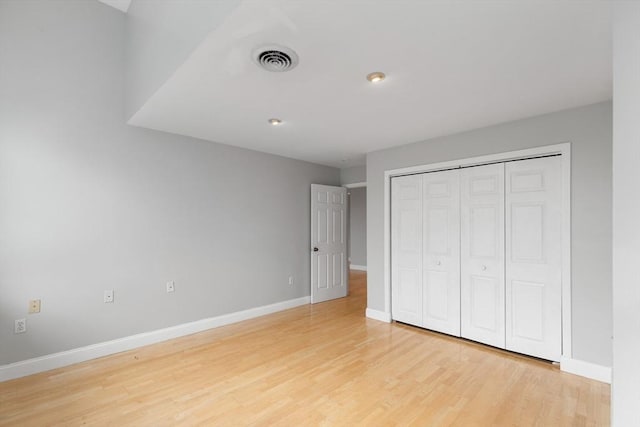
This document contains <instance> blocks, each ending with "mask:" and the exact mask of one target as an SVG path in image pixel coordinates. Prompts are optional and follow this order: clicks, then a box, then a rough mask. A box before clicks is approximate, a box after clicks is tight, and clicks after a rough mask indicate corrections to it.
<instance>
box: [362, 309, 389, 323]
mask: <svg viewBox="0 0 640 427" xmlns="http://www.w3.org/2000/svg"><path fill="white" fill-rule="evenodd" d="M365 316H367V317H368V318H369V319H374V320H379V321H381V322H386V323H391V313H387V312H386V311H380V310H374V309H373V308H367V310H366V312H365Z"/></svg>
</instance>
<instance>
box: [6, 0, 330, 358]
mask: <svg viewBox="0 0 640 427" xmlns="http://www.w3.org/2000/svg"><path fill="white" fill-rule="evenodd" d="M124 25H125V15H124V14H122V13H120V12H118V11H117V10H115V9H112V8H110V7H108V6H105V5H103V4H101V3H99V2H97V1H56V2H52V1H41V2H22V1H2V2H1V3H0V52H1V54H2V66H1V67H0V73H1V74H0V236H1V238H0V364H6V363H9V362H14V361H18V360H23V359H27V358H31V357H35V356H41V355H44V354H48V353H52V352H58V351H62V350H67V349H71V348H75V347H79V346H84V345H88V344H93V343H97V342H102V341H106V340H111V339H115V338H118V337H123V336H128V335H132V334H136V333H140V332H144V331H150V330H154V329H159V328H164V327H168V326H171V325H176V324H180V323H184V322H189V321H194V320H198V319H202V318H207V317H211V316H216V315H220V314H223V313H229V312H234V311H238V310H243V309H248V308H251V307H256V306H261V305H265V304H270V303H274V302H278V301H284V300H289V299H293V298H298V297H302V296H305V295H309V289H310V286H309V275H310V273H309V268H310V266H309V251H308V248H309V245H310V239H309V227H310V224H309V218H310V207H309V205H310V202H309V197H310V196H309V194H310V193H309V192H310V184H311V183H320V184H329V185H338V184H339V181H340V176H339V171H338V169H334V168H329V167H324V166H318V165H314V164H310V163H305V162H301V161H295V160H290V159H285V158H282V157H277V156H273V155H267V154H262V153H258V152H254V151H249V150H243V149H239V148H234V147H229V146H225V145H219V144H215V143H211V142H206V141H201V140H196V139H192V138H186V137H180V136H176V135H171V134H165V133H161V132H155V131H150V130H144V129H139V128H133V127H129V126H127V125H125V123H124V120H125V114H124V96H123V93H124V91H123V87H124V77H123V70H124V66H125V64H124V58H125V55H124V45H125V39H124V37H125V32H124ZM289 275H293V276H294V278H295V284H294V285H293V286H291V285H289V284H288V277H289ZM169 280H174V281H175V282H176V291H175V293H173V294H167V293H166V292H165V283H166V282H167V281H169ZM105 289H114V290H115V303H114V304H104V303H103V302H102V299H103V291H104V290H105ZM32 298H41V299H42V312H41V313H40V314H34V315H27V313H26V312H27V302H28V300H29V299H32ZM24 317H26V318H27V323H28V332H27V333H26V334H22V335H14V334H13V321H14V319H18V318H24Z"/></svg>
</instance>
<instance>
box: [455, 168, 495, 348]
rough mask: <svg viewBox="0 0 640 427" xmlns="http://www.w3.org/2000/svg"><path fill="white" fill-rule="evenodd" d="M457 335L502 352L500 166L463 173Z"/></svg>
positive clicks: (464, 171) (463, 171)
mask: <svg viewBox="0 0 640 427" xmlns="http://www.w3.org/2000/svg"><path fill="white" fill-rule="evenodd" d="M460 179H461V196H460V204H461V224H460V225H461V227H460V232H461V238H460V244H461V246H460V251H461V257H460V262H461V266H460V267H461V268H460V275H461V281H460V292H461V300H460V309H461V319H460V320H461V335H462V337H464V338H468V339H471V340H474V341H479V342H482V343H485V344H489V345H492V346H495V347H500V348H504V347H505V299H504V298H505V282H504V164H502V163H500V164H493V165H486V166H477V167H472V168H465V169H462V170H461V172H460Z"/></svg>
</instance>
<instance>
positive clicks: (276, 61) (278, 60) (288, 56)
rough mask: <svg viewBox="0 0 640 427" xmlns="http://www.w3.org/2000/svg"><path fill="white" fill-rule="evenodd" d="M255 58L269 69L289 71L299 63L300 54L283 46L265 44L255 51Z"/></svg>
mask: <svg viewBox="0 0 640 427" xmlns="http://www.w3.org/2000/svg"><path fill="white" fill-rule="evenodd" d="M253 58H254V60H255V61H256V63H257V64H258V65H260V66H261V67H262V68H264V69H265V70H267V71H275V72H282V71H289V70H292V69H294V68H295V67H296V65H298V55H296V53H295V52H294V51H293V50H291V49H289V48H287V47H283V46H266V47H265V46H263V47H261V48H259V49H257V50H255V51H254V55H253Z"/></svg>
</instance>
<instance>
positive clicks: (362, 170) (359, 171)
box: [340, 165, 367, 185]
mask: <svg viewBox="0 0 640 427" xmlns="http://www.w3.org/2000/svg"><path fill="white" fill-rule="evenodd" d="M366 181H367V167H366V166H365V165H362V166H353V167H350V168H343V169H340V183H341V184H342V185H346V184H355V183H357V182H366Z"/></svg>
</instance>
